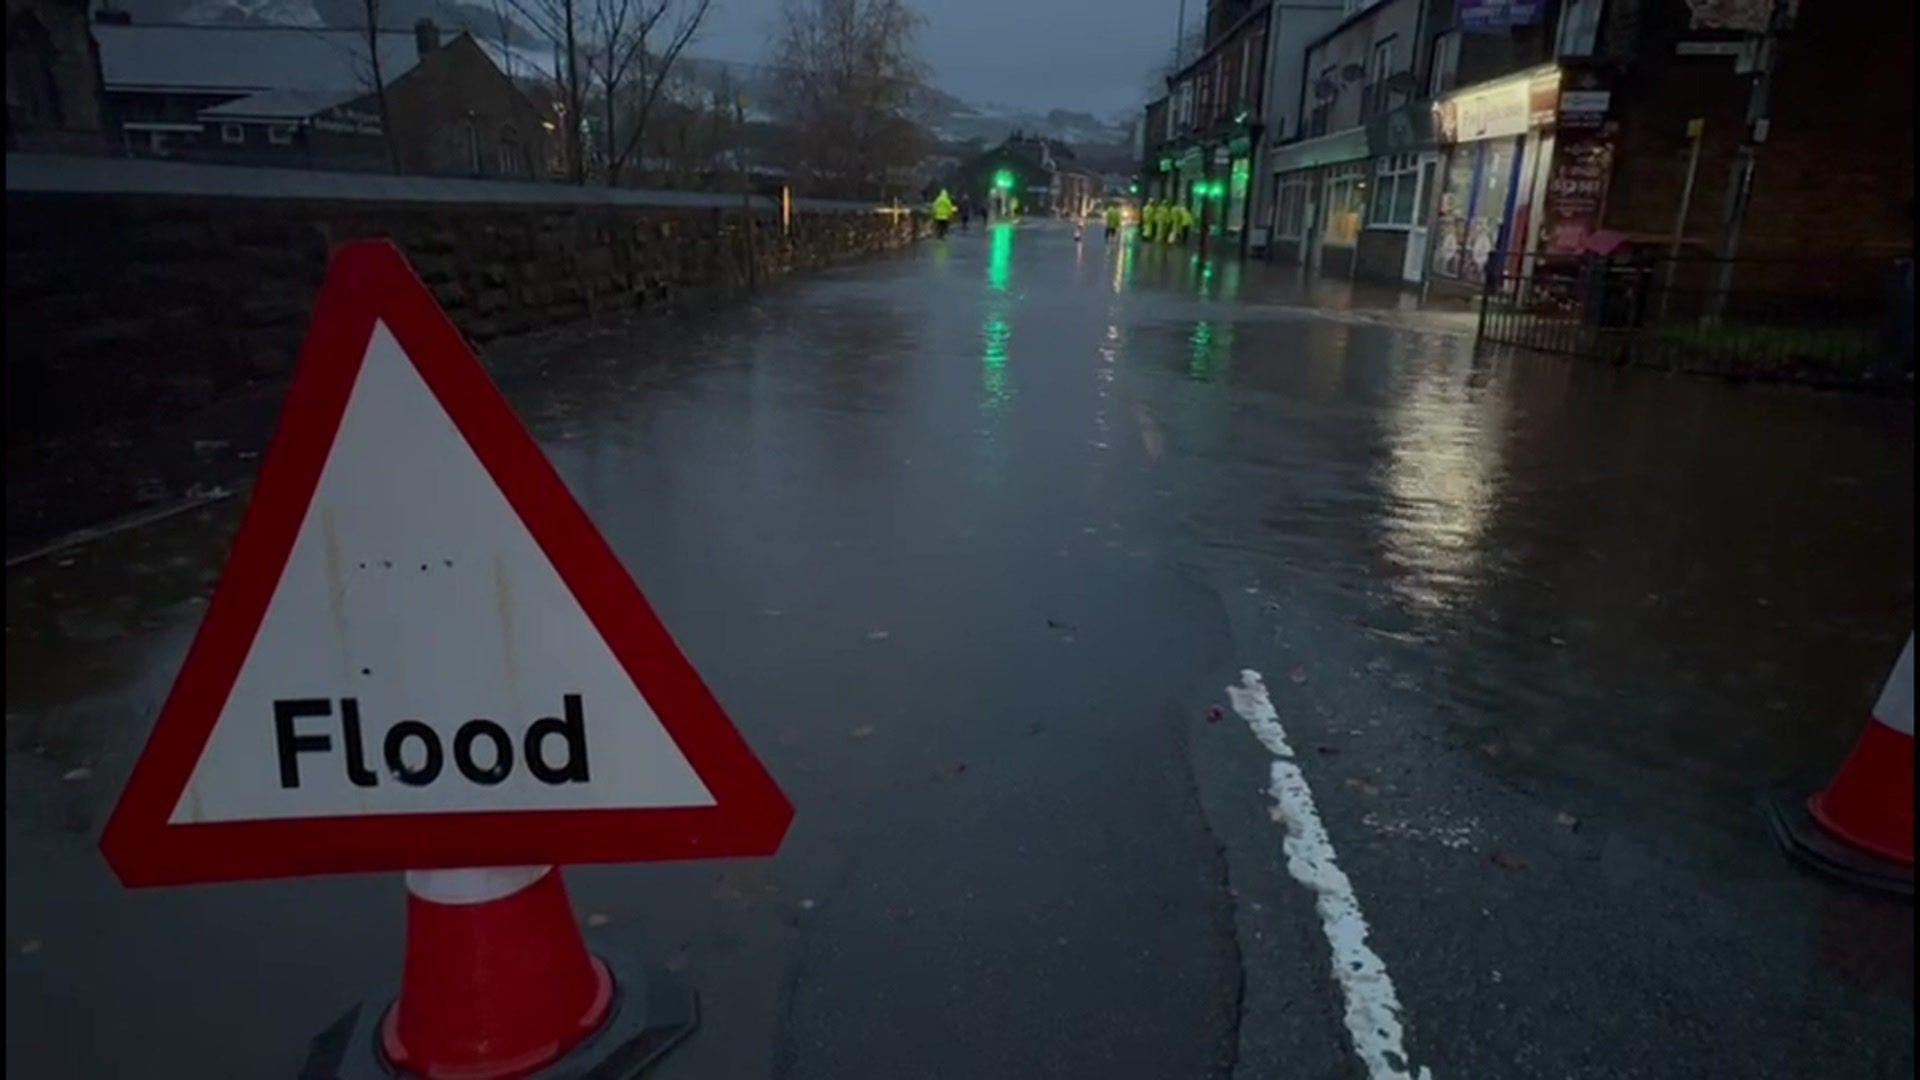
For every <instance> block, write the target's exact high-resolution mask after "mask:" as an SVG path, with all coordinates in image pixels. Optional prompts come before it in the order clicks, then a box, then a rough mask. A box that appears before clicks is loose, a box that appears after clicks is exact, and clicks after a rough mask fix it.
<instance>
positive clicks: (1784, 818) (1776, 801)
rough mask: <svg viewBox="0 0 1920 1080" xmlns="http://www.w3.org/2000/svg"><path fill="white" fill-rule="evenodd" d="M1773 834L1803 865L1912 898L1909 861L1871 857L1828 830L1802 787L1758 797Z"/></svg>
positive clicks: (1860, 885)
mask: <svg viewBox="0 0 1920 1080" xmlns="http://www.w3.org/2000/svg"><path fill="white" fill-rule="evenodd" d="M1760 808H1761V811H1762V812H1763V813H1764V814H1765V816H1766V819H1767V825H1768V827H1769V828H1770V829H1771V830H1772V832H1773V838H1774V839H1775V840H1777V841H1779V843H1780V846H1781V847H1782V848H1784V849H1785V850H1786V852H1787V854H1788V855H1790V856H1792V857H1793V859H1794V860H1795V861H1796V862H1799V863H1800V864H1801V865H1803V866H1808V867H1811V868H1812V869H1814V870H1818V871H1819V872H1821V873H1823V874H1826V875H1828V876H1829V877H1835V878H1838V879H1840V880H1842V881H1845V882H1847V883H1849V884H1852V885H1857V886H1859V887H1861V888H1865V889H1872V890H1874V891H1876V892H1882V893H1889V894H1892V895H1894V896H1904V897H1907V898H1908V899H1912V898H1913V864H1912V863H1906V864H1904V865H1903V864H1901V863H1896V862H1892V861H1890V860H1887V859H1880V858H1875V857H1874V856H1872V855H1870V854H1868V853H1866V852H1864V851H1861V850H1860V849H1859V848H1857V847H1854V846H1853V845H1851V844H1848V843H1846V842H1845V841H1843V840H1841V839H1839V838H1838V837H1835V836H1833V835H1831V834H1829V833H1828V832H1827V831H1826V830H1825V829H1823V828H1821V826H1820V823H1819V822H1817V821H1815V820H1814V819H1813V814H1812V813H1811V812H1809V810H1808V809H1807V795H1806V792H1804V791H1792V790H1786V789H1780V790H1776V791H1772V792H1769V793H1768V794H1767V795H1765V796H1763V797H1762V798H1761V800H1760Z"/></svg>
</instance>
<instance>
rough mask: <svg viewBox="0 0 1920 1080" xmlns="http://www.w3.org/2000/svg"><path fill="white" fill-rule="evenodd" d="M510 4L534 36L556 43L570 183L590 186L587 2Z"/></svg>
mask: <svg viewBox="0 0 1920 1080" xmlns="http://www.w3.org/2000/svg"><path fill="white" fill-rule="evenodd" d="M584 2H591V0H584ZM506 3H507V5H508V6H509V7H511V8H512V9H513V11H514V13H515V14H517V15H519V16H520V17H521V18H523V19H525V20H526V21H527V24H528V25H529V26H531V27H532V28H533V31H534V33H536V34H539V35H540V36H541V37H544V38H546V39H547V40H548V41H551V42H553V49H554V65H553V83H554V96H555V97H557V98H559V99H560V100H559V108H560V112H561V114H562V115H561V117H560V121H561V127H562V136H561V143H562V150H563V151H564V153H565V154H566V157H567V179H568V180H570V181H572V182H573V183H576V184H584V183H586V182H587V152H586V141H585V133H586V121H587V117H586V112H587V85H588V79H589V78H590V77H591V72H590V71H589V72H582V70H581V63H582V57H581V55H580V54H581V50H582V47H583V46H584V45H585V44H586V40H585V39H586V37H587V29H586V27H585V25H584V18H585V13H584V12H583V11H582V3H583V0H506Z"/></svg>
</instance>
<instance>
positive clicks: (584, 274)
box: [6, 193, 917, 446]
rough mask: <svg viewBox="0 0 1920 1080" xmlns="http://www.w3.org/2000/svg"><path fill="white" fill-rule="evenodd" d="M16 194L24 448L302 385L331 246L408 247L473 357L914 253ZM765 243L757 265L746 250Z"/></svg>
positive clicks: (848, 229) (662, 226)
mask: <svg viewBox="0 0 1920 1080" xmlns="http://www.w3.org/2000/svg"><path fill="white" fill-rule="evenodd" d="M743 218H744V215H743V214H742V212H741V211H740V210H738V209H734V210H728V209H725V208H720V207H711V208H656V207H606V208H579V207H554V206H529V207H512V206H501V205H497V204H494V205H472V206H461V205H450V204H435V205H382V204H374V203H367V202H351V203H349V202H291V203H289V202H275V201H271V200H262V199H248V200H239V199H235V200H223V199H190V198H189V199H179V198H171V197H150V196H136V197H127V196H105V197H100V196H59V195H45V194H39V193H33V194H20V193H9V195H8V198H7V298H8V308H9V311H8V316H9V317H8V319H7V330H6V345H7V356H6V367H7V382H6V391H7V416H8V443H9V445H10V446H11V445H18V444H20V443H21V442H23V441H24V442H29V443H31V442H39V441H44V440H47V439H53V438H59V437H63V436H68V435H72V434H73V433H75V432H79V431H84V430H87V429H90V428H93V427H97V426H100V425H102V424H114V423H122V422H128V421H139V420H142V419H146V418H148V417H152V416H155V415H162V414H172V415H178V414H180V413H182V412H186V411H191V410H194V409H198V408H204V407H206V406H208V405H210V404H212V403H214V402H216V401H218V400H220V399H221V398H223V397H227V396H229V395H232V394H235V393H240V392H244V391H246V390H247V389H249V388H251V387H256V386H259V385H262V384H278V383H280V382H281V381H283V380H285V379H286V378H287V376H288V375H289V373H290V372H291V369H292V365H293V362H294V358H295V356H296V354H297V353H298V351H299V346H300V342H301V338H302V335H303V334H304V332H305V330H306V321H307V316H308V312H309V309H310V307H311V305H312V303H313V298H314V295H315V293H316V291H317V290H318V288H319V285H320V280H321V278H322V276H323V274H324V272H325V269H326V261H327V254H328V252H329V251H330V250H331V249H332V247H333V246H335V245H337V244H339V243H341V242H343V241H346V240H352V239H359V238H364V237H391V238H393V239H394V240H395V241H396V242H397V243H398V244H399V245H400V246H401V248H402V249H403V250H405V251H406V252H407V255H408V256H409V258H411V259H412V260H413V263H414V267H415V269H416V270H418V271H419V273H420V276H421V277H422V279H423V280H425V281H426V283H427V284H428V285H429V286H430V287H431V288H432V289H433V291H434V294H435V295H436V296H437V297H438V298H439V300H440V302H441V304H442V305H443V306H444V307H445V308H446V309H447V311H448V313H449V314H451V315H452V316H453V319H454V321H455V322H456V323H458V324H459V325H460V327H461V329H462V330H463V331H465V332H466V334H467V335H468V337H469V338H470V339H471V340H472V341H474V342H475V343H483V342H486V341H488V340H491V339H493V338H496V337H499V336H501V335H505V334H515V333H522V332H526V331H530V330H534V329H538V328H542V327H549V326H553V325H555V324H559V323H564V322H567V321H570V320H574V319H580V318H585V317H588V316H592V315H595V314H600V313H612V312H621V311H629V310H633V309H654V308H666V307H669V306H671V305H674V304H677V303H681V302H683V301H687V300H690V299H695V300H709V299H712V298H715V297H719V296H725V295H728V294H732V293H736V292H739V291H742V290H744V289H746V288H747V287H748V286H749V283H750V281H751V282H764V281H767V280H770V279H772V278H775V277H778V276H780V275H783V274H786V273H789V272H791V271H793V270H795V269H800V268H804V267H809V266H819V265H823V264H827V263H831V262H834V261H836V260H839V259H843V258H847V257H849V256H857V255H861V254H866V253H870V252H878V251H885V250H889V249H893V248H898V247H901V246H903V245H905V244H907V243H910V242H911V241H912V239H913V238H914V236H915V232H916V228H917V226H916V224H915V223H914V222H913V221H912V220H911V219H905V218H903V219H901V220H899V221H895V220H894V219H893V218H892V217H890V216H889V215H885V214H876V213H816V214H808V213H802V214H798V215H797V216H796V218H795V221H794V225H793V229H792V231H791V233H790V234H783V233H782V230H781V229H780V226H779V223H778V222H777V221H775V220H770V219H768V218H765V217H756V219H755V225H754V228H753V230H752V234H751V238H749V232H748V229H747V227H746V224H745V221H744V219H743ZM750 247H751V252H752V255H751V258H749V248H750Z"/></svg>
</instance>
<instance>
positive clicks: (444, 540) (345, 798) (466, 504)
mask: <svg viewBox="0 0 1920 1080" xmlns="http://www.w3.org/2000/svg"><path fill="white" fill-rule="evenodd" d="M714 802H715V800H714V798H713V796H712V795H711V794H710V793H709V791H708V789H707V787H706V785H705V784H703V783H702V782H701V780H700V777H699V776H698V775H697V774H696V772H695V770H694V769H693V767H692V766H691V765H690V764H689V763H688V761H687V759H686V757H685V756H684V755H683V754H682V752H681V750H680V748H679V747H678V746H677V745H676V744H675V743H674V740H673V738H672V736H670V735H669V734H668V732H667V730H666V729H665V727H663V726H662V725H661V723H660V721H659V719H658V717H657V716H656V714H655V710H654V709H653V708H652V707H651V706H650V705H649V704H648V702H647V700H646V698H645V697H644V696H643V695H642V694H641V692H640V691H639V690H638V689H636V688H635V685H634V680H633V678H632V676H631V675H629V674H628V672H627V671H626V670H625V669H624V668H623V667H622V666H621V664H620V662H619V661H618V660H617V659H616V658H615V656H614V655H613V652H612V651H611V650H610V649H609V647H608V645H607V644H606V642H605V641H604V640H603V638H602V636H601V634H600V633H599V632H598V631H597V630H596V629H595V628H594V626H593V624H592V622H591V620H590V619H589V617H588V616H587V614H586V612H585V611H584V610H583V609H582V608H581V605H580V603H579V601H578V600H577V599H576V598H575V597H574V595H573V593H572V591H571V590H570V589H569V588H568V587H567V585H566V583H565V582H564V581H563V580H562V579H561V577H560V574H559V573H558V571H556V570H555V568H554V566H553V564H552V562H551V561H550V560H549V558H548V556H547V554H546V553H545V552H544V551H543V550H542V549H541V547H540V545H539V543H538V542H537V541H536V540H535V539H534V537H533V535H532V534H531V533H530V532H528V530H527V528H526V526H525V524H524V523H523V522H522V521H521V519H520V517H519V515H518V514H517V513H516V512H515V511H514V509H513V508H512V506H511V505H509V503H508V502H507V499H506V497H505V496H504V495H503V494H502V493H501V491H500V489H499V487H498V486H497V485H496V483H495V482H494V480H493V478H492V476H491V475H489V474H488V472H487V470H486V468H485V467H484V466H483V465H482V464H481V463H480V461H479V459H478V458H477V457H476V456H475V454H474V452H473V449H472V447H471V446H469V445H468V443H467V440H466V438H465V437H464V436H463V435H462V434H461V432H460V429H459V428H457V427H456V426H455V425H454V422H453V420H452V419H451V418H450V417H449V416H448V415H447V413H446V411H445V410H444V409H443V408H442V407H441V405H440V402H439V401H438V399H436V398H435V396H434V394H433V392H432V391H431V390H429V389H428V387H427V385H426V383H425V382H424V381H423V380H422V379H421V377H420V374H419V372H418V371H417V370H416V369H415V367H414V365H413V363H412V362H410V361H409V360H408V359H407V357H406V356H405V354H404V353H402V351H401V348H400V345H399V343H398V342H397V341H396V340H395V339H394V337H393V335H392V334H391V333H390V332H389V331H388V329H387V327H386V325H385V324H384V323H376V324H375V326H374V331H373V335H372V338H371V341H370V342H369V345H368V353H367V357H366V362H365V364H364V365H363V366H362V367H361V369H360V373H359V376H358V380H357V382H356V383H355V385H354V387H353V391H352V394H351V397H350V398H349V400H348V404H347V408H346V412H345V414H344V416H343V417H342V419H341V421H340V430H339V432H338V435H337V437H336V438H335V440H334V444H333V449H332V451H331V453H330V455H329V456H328V458H327V461H326V465H325V467H324V470H323V471H322V473H321V476H320V481H319V485H318V487H317V489H316V490H315V492H314V496H313V500H312V503H311V505H310V506H309V507H308V509H307V512H306V517H305V519H304V522H303V524H302V526H301V530H300V533H299V537H298V539H297V540H296V541H295V542H294V545H293V549H292V552H291V555H290V556H289V557H288V560H287V565H286V569H285V572H284V573H283V574H282V575H281V578H280V583H279V586H278V588H277V590H276V591H275V592H274V594H273V598H272V600H271V602H270V603H269V605H268V608H267V613H266V617H265V621H264V622H263V623H262V624H261V626H260V631H259V633H258V635H257V636H256V637H255V639H254V641H253V644H252V647H251V650H250V651H249V652H248V654H247V656H246V660H245V662H244V663H243V664H242V666H241V669H240V673H239V676H238V679H237V680H236V681H235V683H234V686H233V690H232V692H231V693H230V694H229V695H228V696H227V698H226V701H225V704H224V705H223V706H222V708H221V710H220V713H219V718H218V720H217V722H216V723H215V726H214V728H213V731H212V733H211V735H210V736H209V737H208V740H207V743H206V746H205V748H204V750H203V751H202V752H201V754H200V757H199V760H198V762H197V763H196V764H195V766H194V769H193V772H192V774H191V777H190V779H189V780H188V782H187V784H186V787H185V788H184V790H183V791H182V794H181V796H180V799H179V801H178V803H177V804H176V805H175V806H174V808H173V811H172V814H171V817H170V818H169V823H170V824H176V825H183V824H199V823H208V822H234V821H252V820H266V819H284V818H319V817H352V816H360V815H367V814H409V813H430V812H460V811H514V810H528V811H541V810H581V809H628V808H655V807H705V806H712V805H714Z"/></svg>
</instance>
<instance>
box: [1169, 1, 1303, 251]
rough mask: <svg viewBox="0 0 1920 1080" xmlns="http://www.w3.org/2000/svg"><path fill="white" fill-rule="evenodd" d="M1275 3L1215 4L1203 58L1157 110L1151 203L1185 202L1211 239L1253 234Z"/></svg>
mask: <svg viewBox="0 0 1920 1080" xmlns="http://www.w3.org/2000/svg"><path fill="white" fill-rule="evenodd" d="M1271 9H1272V5H1271V4H1268V3H1254V2H1252V0H1208V3H1207V13H1206V36H1205V41H1204V45H1203V47H1202V49H1201V51H1200V54H1199V55H1198V56H1196V57H1194V58H1193V59H1192V60H1190V61H1188V62H1187V63H1186V64H1185V65H1184V66H1182V67H1181V68H1180V69H1179V70H1178V71H1176V72H1175V73H1174V74H1173V75H1172V76H1171V77H1169V78H1168V79H1167V97H1166V99H1165V103H1164V105H1163V104H1162V103H1161V102H1158V101H1156V102H1155V104H1154V105H1152V106H1149V107H1148V109H1149V111H1148V115H1147V134H1146V137H1145V142H1146V144H1147V145H1148V146H1149V147H1151V150H1150V151H1149V152H1147V154H1146V158H1145V160H1144V161H1143V162H1142V163H1141V168H1142V171H1143V173H1144V174H1145V180H1146V182H1145V184H1144V185H1143V187H1142V191H1141V195H1142V197H1143V198H1149V199H1158V200H1161V201H1167V200H1174V201H1179V202H1185V203H1186V204H1187V206H1188V209H1189V210H1191V211H1192V213H1193V218H1194V221H1195V222H1196V223H1197V231H1198V233H1199V235H1200V236H1201V237H1203V238H1218V239H1219V240H1221V241H1223V242H1225V243H1227V244H1229V245H1233V246H1235V247H1238V246H1240V245H1241V244H1242V243H1243V241H1244V239H1245V237H1246V227H1247V224H1248V216H1247V212H1248V209H1249V208H1250V206H1251V199H1250V195H1251V192H1252V184H1253V176H1254V173H1255V159H1256V158H1257V156H1258V154H1259V149H1260V134H1261V132H1262V131H1263V130H1265V118H1264V105H1265V98H1266V84H1267V80H1266V61H1267V25H1268V18H1269V15H1270V13H1271Z"/></svg>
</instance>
